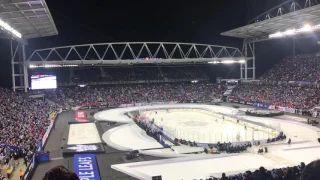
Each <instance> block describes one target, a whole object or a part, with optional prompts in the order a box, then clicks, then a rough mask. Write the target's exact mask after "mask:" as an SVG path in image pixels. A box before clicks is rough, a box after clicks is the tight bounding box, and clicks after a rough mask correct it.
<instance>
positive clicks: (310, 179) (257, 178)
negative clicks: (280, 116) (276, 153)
mask: <svg viewBox="0 0 320 180" xmlns="http://www.w3.org/2000/svg"><path fill="white" fill-rule="evenodd" d="M319 178H320V160H316V161H313V162H311V163H309V164H308V165H307V166H306V165H305V163H303V162H301V163H300V165H298V166H294V167H284V168H276V169H270V170H267V169H265V168H264V167H260V168H259V169H257V170H255V171H253V172H252V171H246V172H244V173H239V174H236V175H231V176H227V175H226V174H225V173H222V176H221V178H217V177H210V178H208V179H207V180H318V179H319Z"/></svg>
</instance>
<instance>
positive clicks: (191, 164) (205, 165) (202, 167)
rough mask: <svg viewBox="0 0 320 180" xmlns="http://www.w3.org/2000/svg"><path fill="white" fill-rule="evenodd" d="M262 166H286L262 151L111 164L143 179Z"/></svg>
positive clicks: (186, 178)
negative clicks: (259, 153)
mask: <svg viewBox="0 0 320 180" xmlns="http://www.w3.org/2000/svg"><path fill="white" fill-rule="evenodd" d="M260 166H264V167H265V168H271V167H272V168H277V167H283V166H284V164H278V163H276V162H274V161H272V160H269V159H267V158H265V157H263V156H260V155H256V154H248V153H244V154H241V155H237V154H234V155H232V156H226V157H221V156H208V157H199V158H196V157H189V158H175V159H167V160H160V161H152V162H150V161H149V162H142V163H129V164H121V165H112V166H111V167H112V168H114V169H122V170H126V171H128V173H129V174H131V173H135V174H140V179H146V177H152V176H157V175H162V179H164V180H181V179H183V180H193V179H200V178H207V177H209V176H211V175H217V176H219V177H220V176H221V174H222V173H223V172H233V173H239V172H241V173H243V172H245V171H247V170H248V169H250V170H251V169H257V168H259V167H260ZM141 177H143V178H141ZM150 179H151V178H150Z"/></svg>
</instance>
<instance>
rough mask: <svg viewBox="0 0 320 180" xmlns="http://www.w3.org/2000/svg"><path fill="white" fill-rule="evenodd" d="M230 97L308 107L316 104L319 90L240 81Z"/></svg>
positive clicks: (292, 85)
mask: <svg viewBox="0 0 320 180" xmlns="http://www.w3.org/2000/svg"><path fill="white" fill-rule="evenodd" d="M231 98H232V99H234V100H240V101H245V102H250V103H257V102H258V103H265V104H269V105H275V106H283V107H290V108H296V109H310V108H312V107H314V106H315V105H317V104H318V102H319V100H320V90H319V89H318V88H316V87H314V86H309V85H299V84H266V83H249V84H248V83H242V84H240V85H238V86H237V87H236V88H234V89H233V91H232V93H231Z"/></svg>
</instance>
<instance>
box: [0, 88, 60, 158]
mask: <svg viewBox="0 0 320 180" xmlns="http://www.w3.org/2000/svg"><path fill="white" fill-rule="evenodd" d="M0 101H1V103H0V106H1V107H0V144H1V146H0V156H2V157H5V159H6V160H7V161H9V159H10V157H12V156H16V157H14V158H18V157H23V158H25V156H28V157H29V158H30V157H31V155H32V154H30V153H33V152H34V151H35V148H36V147H37V145H38V143H39V141H40V140H41V139H42V137H43V135H44V134H45V133H46V131H47V128H48V126H49V124H50V121H49V120H48V118H49V114H50V113H51V112H52V111H53V110H55V107H53V106H51V105H49V104H48V103H46V102H44V101H42V100H39V99H32V98H29V97H27V94H22V93H14V92H12V91H11V90H9V89H3V88H0Z"/></svg>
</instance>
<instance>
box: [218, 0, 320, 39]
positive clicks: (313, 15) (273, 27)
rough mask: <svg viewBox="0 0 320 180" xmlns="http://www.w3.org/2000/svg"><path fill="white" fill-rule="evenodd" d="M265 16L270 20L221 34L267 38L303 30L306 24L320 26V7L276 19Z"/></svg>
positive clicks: (247, 37) (305, 9)
mask: <svg viewBox="0 0 320 180" xmlns="http://www.w3.org/2000/svg"><path fill="white" fill-rule="evenodd" d="M276 10H277V9H276ZM279 10H281V7H279V9H278V12H279ZM263 15H265V16H267V17H269V18H267V19H266V20H262V21H258V22H255V23H252V24H248V25H246V26H243V27H240V28H236V29H233V30H230V31H227V32H223V33H221V34H222V35H224V36H230V37H237V38H243V39H250V38H259V37H265V38H267V37H268V36H269V34H273V33H276V32H278V31H286V30H288V29H291V28H301V27H303V26H304V25H305V24H310V25H318V24H320V5H314V6H311V7H307V8H304V9H300V10H296V11H294V12H289V13H287V14H283V15H282V14H281V15H279V16H276V17H270V16H269V14H263ZM267 39H268V38H267Z"/></svg>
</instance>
